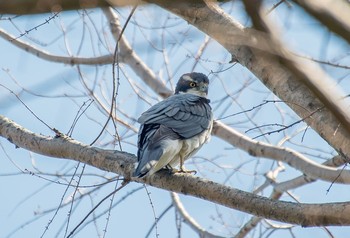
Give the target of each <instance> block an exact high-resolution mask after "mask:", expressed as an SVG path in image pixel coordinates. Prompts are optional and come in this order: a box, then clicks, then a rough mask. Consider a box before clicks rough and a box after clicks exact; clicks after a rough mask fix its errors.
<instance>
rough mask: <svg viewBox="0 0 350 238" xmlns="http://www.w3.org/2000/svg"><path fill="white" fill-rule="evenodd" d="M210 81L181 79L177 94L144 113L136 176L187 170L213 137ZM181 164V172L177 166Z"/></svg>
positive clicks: (193, 77)
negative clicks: (186, 162)
mask: <svg viewBox="0 0 350 238" xmlns="http://www.w3.org/2000/svg"><path fill="white" fill-rule="evenodd" d="M208 85H209V79H208V78H207V76H205V75H204V74H202V73H195V72H193V73H188V74H184V75H182V76H181V78H180V79H179V81H178V83H177V85H176V89H175V94H174V95H172V96H170V97H168V98H167V99H165V100H163V101H161V102H159V103H157V104H155V105H154V106H152V107H151V108H150V109H148V110H147V111H146V112H144V113H143V114H142V115H141V116H140V118H139V119H138V122H139V123H140V124H141V126H140V131H139V135H138V152H137V158H138V166H137V168H136V170H135V172H134V175H133V176H134V177H143V176H151V175H152V174H154V173H156V172H157V171H159V170H161V169H163V168H167V169H170V170H171V171H172V172H184V173H188V172H195V171H187V170H185V168H184V162H185V160H186V159H188V158H189V157H190V156H192V155H193V154H195V153H196V152H197V151H198V150H199V149H200V148H201V147H202V145H203V144H204V143H205V142H206V141H208V139H209V138H210V133H211V130H212V127H213V115H212V111H211V107H210V105H209V102H210V100H209V99H207V95H208ZM179 164H180V169H179V170H175V169H174V167H176V166H177V165H179Z"/></svg>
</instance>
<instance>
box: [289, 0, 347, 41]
mask: <svg viewBox="0 0 350 238" xmlns="http://www.w3.org/2000/svg"><path fill="white" fill-rule="evenodd" d="M294 2H296V3H297V4H299V5H300V6H301V7H303V8H304V9H305V10H306V11H307V12H308V13H309V14H310V15H312V16H313V17H315V18H316V19H317V20H319V21H320V22H321V23H322V24H324V25H325V26H326V27H327V28H328V29H329V30H330V31H333V32H334V33H336V34H338V35H339V36H340V37H342V38H343V39H345V40H346V41H347V42H348V43H349V44H350V14H349V12H350V4H349V2H348V1H345V0H337V1H332V0H328V1H326V0H294Z"/></svg>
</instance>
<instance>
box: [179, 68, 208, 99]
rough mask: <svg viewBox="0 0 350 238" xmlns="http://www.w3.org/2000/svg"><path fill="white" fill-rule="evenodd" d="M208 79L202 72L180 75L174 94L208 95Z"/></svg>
mask: <svg viewBox="0 0 350 238" xmlns="http://www.w3.org/2000/svg"><path fill="white" fill-rule="evenodd" d="M208 86H209V79H208V77H207V76H206V75H205V74H202V73H196V72H192V73H188V74H184V75H182V76H181V77H180V79H179V81H178V82H177V85H176V88H175V94H179V93H191V94H195V95H197V96H200V97H207V95H208Z"/></svg>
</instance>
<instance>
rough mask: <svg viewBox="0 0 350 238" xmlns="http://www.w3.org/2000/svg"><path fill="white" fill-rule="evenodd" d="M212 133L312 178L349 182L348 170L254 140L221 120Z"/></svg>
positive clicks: (251, 152) (251, 153)
mask: <svg viewBox="0 0 350 238" xmlns="http://www.w3.org/2000/svg"><path fill="white" fill-rule="evenodd" d="M213 134H214V135H216V136H218V137H219V138H221V139H223V140H224V141H226V142H228V143H230V144H232V145H234V146H235V147H238V148H240V149H242V150H244V151H246V152H248V153H249V154H250V155H252V156H256V157H263V158H270V159H274V160H277V161H281V162H285V163H287V164H288V165H290V166H291V167H293V168H296V169H297V170H299V171H301V172H302V173H304V174H305V175H307V176H308V177H310V178H312V179H321V180H325V181H328V182H336V183H346V184H349V183H350V171H348V170H341V169H336V168H332V167H328V166H325V165H321V164H318V163H316V162H314V161H312V160H310V159H308V158H307V157H305V156H303V155H302V154H300V153H299V152H297V151H295V150H292V149H289V148H283V147H279V146H273V145H270V144H268V143H265V142H258V141H255V140H253V139H250V138H249V137H248V136H245V135H243V134H241V133H239V132H238V131H236V130H235V129H233V128H231V127H229V126H227V125H225V124H223V123H221V122H218V121H216V122H215V123H214V127H213Z"/></svg>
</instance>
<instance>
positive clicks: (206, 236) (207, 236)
mask: <svg viewBox="0 0 350 238" xmlns="http://www.w3.org/2000/svg"><path fill="white" fill-rule="evenodd" d="M170 195H171V199H172V200H173V204H174V205H175V208H176V210H177V211H178V212H179V213H180V214H181V217H182V219H183V220H184V222H185V223H186V224H188V225H189V226H190V227H191V228H192V229H193V230H194V231H195V232H197V233H198V235H199V237H201V238H223V237H222V236H216V235H214V234H212V233H210V232H208V231H206V230H205V229H203V228H202V227H201V226H200V225H199V224H198V223H197V222H196V221H195V220H194V219H193V218H192V217H191V215H190V214H188V212H187V211H186V209H185V207H184V206H183V204H182V202H181V201H180V197H179V195H178V194H177V193H170Z"/></svg>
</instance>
